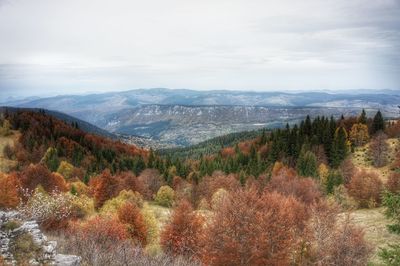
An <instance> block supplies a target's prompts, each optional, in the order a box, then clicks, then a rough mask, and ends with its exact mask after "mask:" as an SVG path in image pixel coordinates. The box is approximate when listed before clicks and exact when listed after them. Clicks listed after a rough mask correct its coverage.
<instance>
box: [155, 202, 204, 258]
mask: <svg viewBox="0 0 400 266" xmlns="http://www.w3.org/2000/svg"><path fill="white" fill-rule="evenodd" d="M203 223H204V220H203V219H202V217H200V216H198V215H197V214H196V213H194V212H193V208H192V205H191V204H190V203H189V202H188V201H186V200H183V201H181V202H180V203H179V205H178V206H177V207H176V209H175V210H174V212H173V214H172V218H171V221H170V223H169V224H167V225H166V226H165V228H164V230H163V232H162V233H161V242H160V243H161V246H162V248H163V250H164V251H165V252H166V253H169V254H172V255H174V256H176V255H182V256H187V257H192V256H196V255H197V253H198V249H199V244H200V237H201V234H202V231H203Z"/></svg>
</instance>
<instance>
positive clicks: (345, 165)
mask: <svg viewBox="0 0 400 266" xmlns="http://www.w3.org/2000/svg"><path fill="white" fill-rule="evenodd" d="M339 171H340V173H341V174H342V176H343V179H344V183H345V184H348V183H349V182H350V180H351V178H352V177H353V176H354V175H355V174H356V173H357V168H356V167H355V166H354V164H353V162H352V161H351V159H350V158H347V159H345V160H344V161H343V162H342V163H341V164H340V166H339Z"/></svg>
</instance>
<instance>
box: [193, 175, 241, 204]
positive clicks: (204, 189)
mask: <svg viewBox="0 0 400 266" xmlns="http://www.w3.org/2000/svg"><path fill="white" fill-rule="evenodd" d="M239 187H240V183H239V181H238V180H237V179H236V176H235V175H234V174H229V175H226V174H225V173H223V172H221V171H215V172H214V173H213V174H212V175H211V176H205V177H204V178H203V180H202V182H201V183H199V185H198V186H196V187H195V189H194V191H193V198H194V202H195V203H196V204H198V203H199V202H200V200H201V199H203V198H205V199H206V200H207V201H208V202H210V200H211V197H212V195H213V194H214V193H215V192H216V191H217V190H218V189H220V188H223V189H225V190H226V191H235V190H236V189H238V188H239Z"/></svg>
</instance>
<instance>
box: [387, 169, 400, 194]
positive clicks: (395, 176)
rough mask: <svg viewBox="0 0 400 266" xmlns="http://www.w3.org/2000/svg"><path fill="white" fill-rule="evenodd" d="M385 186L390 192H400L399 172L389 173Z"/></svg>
mask: <svg viewBox="0 0 400 266" xmlns="http://www.w3.org/2000/svg"><path fill="white" fill-rule="evenodd" d="M385 187H386V189H387V190H389V191H390V192H392V193H400V173H397V172H393V173H391V174H390V176H389V178H388V180H387V182H386V185H385Z"/></svg>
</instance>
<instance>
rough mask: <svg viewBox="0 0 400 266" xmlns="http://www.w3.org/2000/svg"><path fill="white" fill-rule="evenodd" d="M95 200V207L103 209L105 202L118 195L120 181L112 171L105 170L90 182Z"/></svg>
mask: <svg viewBox="0 0 400 266" xmlns="http://www.w3.org/2000/svg"><path fill="white" fill-rule="evenodd" d="M89 187H90V189H91V190H92V193H93V197H94V200H95V207H96V208H101V206H103V204H104V202H106V201H107V200H109V199H111V198H113V197H115V196H117V195H118V192H119V189H120V184H119V180H118V179H117V178H116V177H115V176H112V175H111V173H110V171H109V170H108V169H107V170H104V171H103V173H101V174H100V175H99V176H96V177H95V178H92V179H91V180H90V182H89Z"/></svg>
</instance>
